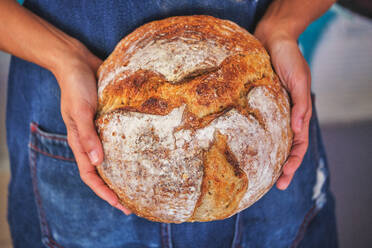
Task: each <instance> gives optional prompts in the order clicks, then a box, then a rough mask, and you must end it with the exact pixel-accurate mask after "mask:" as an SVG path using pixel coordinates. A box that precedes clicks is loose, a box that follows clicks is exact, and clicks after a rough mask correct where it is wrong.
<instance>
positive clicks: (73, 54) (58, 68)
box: [48, 38, 100, 86]
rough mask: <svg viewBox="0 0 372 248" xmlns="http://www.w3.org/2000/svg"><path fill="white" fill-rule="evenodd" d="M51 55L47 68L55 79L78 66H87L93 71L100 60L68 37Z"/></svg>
mask: <svg viewBox="0 0 372 248" xmlns="http://www.w3.org/2000/svg"><path fill="white" fill-rule="evenodd" d="M52 57H53V59H52V62H51V63H50V66H49V68H48V69H49V70H50V71H51V72H52V73H53V74H54V76H55V77H56V78H57V80H58V79H59V78H61V77H64V75H69V74H71V73H73V72H74V71H77V70H79V69H80V68H85V69H86V68H89V69H90V70H91V71H92V72H94V73H95V72H96V70H97V69H98V66H99V64H100V62H99V61H100V60H99V59H98V58H97V57H96V56H95V55H93V54H92V53H91V52H90V51H89V50H88V49H87V48H86V47H85V46H84V45H83V44H82V43H81V42H79V41H78V40H76V39H74V38H70V39H69V40H68V41H66V42H65V44H64V46H63V47H60V48H59V49H56V50H55V52H54V54H53V56H52ZM59 83H61V82H59ZM60 86H61V85H60Z"/></svg>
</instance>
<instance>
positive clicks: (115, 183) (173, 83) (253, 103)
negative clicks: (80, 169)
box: [96, 16, 292, 223]
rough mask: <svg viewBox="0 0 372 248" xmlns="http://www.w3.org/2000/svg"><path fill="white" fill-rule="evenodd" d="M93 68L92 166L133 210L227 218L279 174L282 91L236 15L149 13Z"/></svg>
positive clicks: (286, 120)
mask: <svg viewBox="0 0 372 248" xmlns="http://www.w3.org/2000/svg"><path fill="white" fill-rule="evenodd" d="M97 74H98V78H99V80H98V102H99V103H98V113H97V119H96V125H97V128H98V131H99V134H100V138H101V140H102V144H103V148H104V153H105V159H104V162H103V164H102V165H100V166H98V167H97V168H98V172H99V174H100V175H101V177H102V178H103V179H104V181H105V182H106V183H107V184H108V186H109V187H110V188H112V189H113V190H114V192H115V193H116V194H117V195H118V196H119V199H120V201H121V202H122V204H124V205H125V206H127V207H128V208H130V209H131V210H132V211H133V212H134V213H135V214H137V215H138V216H142V217H144V218H147V219H149V220H153V221H160V222H168V223H181V222H186V221H187V222H193V221H211V220H217V219H224V218H227V217H229V216H232V215H233V214H235V213H237V212H239V211H241V210H243V209H245V208H247V207H248V206H250V205H251V204H253V203H254V202H255V201H257V200H258V199H259V198H260V197H261V196H262V195H263V194H264V193H266V192H267V191H268V190H269V189H270V188H271V187H272V185H273V184H274V183H275V181H276V180H277V178H278V177H279V175H280V173H281V166H282V164H283V163H284V161H285V160H286V158H287V156H288V154H289V151H290V147H291V144H292V132H291V129H290V106H289V100H288V95H287V93H286V91H285V89H284V88H283V87H282V85H281V84H280V82H279V79H278V77H277V75H276V74H275V73H274V71H273V69H272V67H271V64H270V57H269V56H268V54H267V52H266V51H265V49H264V48H263V47H262V45H261V44H260V43H259V42H258V41H257V40H256V39H255V38H254V37H253V36H252V35H251V34H249V33H248V32H247V31H246V30H245V29H243V28H241V27H239V26H238V25H236V24H235V23H233V22H230V21H227V20H221V19H217V18H214V17H211V16H178V17H170V18H167V19H164V20H160V21H154V22H150V23H148V24H145V25H143V26H141V27H139V28H138V29H136V30H135V31H134V32H132V33H131V34H129V35H128V36H126V37H125V38H124V39H123V40H121V41H120V42H119V43H118V45H117V46H116V48H115V50H114V51H113V53H112V54H111V55H110V56H109V57H108V58H107V59H106V60H105V61H104V63H103V64H102V65H101V67H100V68H99V70H98V73H97Z"/></svg>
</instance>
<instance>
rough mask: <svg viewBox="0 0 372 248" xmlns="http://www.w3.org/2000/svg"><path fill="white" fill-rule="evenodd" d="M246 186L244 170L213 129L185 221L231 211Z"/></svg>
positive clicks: (223, 137) (221, 215)
mask: <svg viewBox="0 0 372 248" xmlns="http://www.w3.org/2000/svg"><path fill="white" fill-rule="evenodd" d="M247 187H248V179H247V176H246V174H245V173H244V171H243V170H242V169H240V165H239V163H238V161H237V159H236V158H235V156H234V154H233V153H232V152H231V150H230V148H229V146H228V144H227V137H226V135H223V134H221V133H219V132H218V131H217V132H216V133H215V140H214V142H213V143H212V145H211V147H210V148H209V150H208V151H207V152H206V154H205V156H204V174H203V183H202V189H201V194H200V197H199V200H198V202H197V204H196V206H195V211H194V213H193V215H192V217H191V218H190V219H189V220H188V221H210V220H220V219H224V218H227V217H228V216H230V215H231V214H233V213H235V210H236V208H237V207H238V205H239V202H240V200H241V199H242V198H243V195H244V193H245V191H246V190H247Z"/></svg>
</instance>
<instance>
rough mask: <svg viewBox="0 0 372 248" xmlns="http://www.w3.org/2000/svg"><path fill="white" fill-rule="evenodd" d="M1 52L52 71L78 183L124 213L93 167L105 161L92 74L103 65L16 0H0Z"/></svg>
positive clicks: (74, 40) (75, 41)
mask: <svg viewBox="0 0 372 248" xmlns="http://www.w3.org/2000/svg"><path fill="white" fill-rule="evenodd" d="M0 13H1V15H0V23H1V25H0V34H1V35H0V50H3V51H5V52H8V53H10V54H13V55H15V56H17V57H19V58H22V59H24V60H27V61H30V62H32V63H35V64H37V65H39V66H42V67H44V68H46V69H48V70H50V71H51V72H52V73H53V74H54V76H55V77H56V78H57V81H58V84H59V86H60V88H61V112H62V117H63V120H64V122H65V124H66V127H67V136H68V142H69V145H70V147H71V149H72V151H73V153H74V156H75V159H76V162H77V165H78V167H79V171H80V177H81V179H82V180H83V181H84V182H85V183H86V184H87V185H88V186H89V187H90V188H91V189H92V190H93V191H94V192H95V193H96V194H97V195H98V196H99V197H101V198H102V199H103V200H105V201H107V202H108V203H110V204H111V205H112V206H114V207H116V208H118V209H120V210H122V211H123V212H124V213H125V214H129V213H130V211H129V210H128V209H126V208H124V207H123V206H122V205H121V204H120V203H119V200H118V198H117V196H116V195H115V193H114V192H113V191H112V190H110V189H109V188H108V187H107V186H106V184H105V183H104V182H103V180H102V179H101V178H100V177H99V176H98V174H97V171H96V168H95V167H94V166H95V165H98V164H100V163H101V162H102V160H103V150H102V144H101V142H100V140H99V138H98V136H97V132H96V129H95V125H94V117H95V112H96V107H97V84H96V82H97V79H96V76H95V74H96V71H97V69H98V67H99V65H100V64H101V63H102V61H101V60H100V59H99V58H97V57H96V56H94V55H93V54H92V53H91V52H90V51H89V50H88V49H87V48H86V47H85V46H84V45H83V44H82V43H81V42H79V41H78V40H76V39H74V38H72V37H71V36H69V35H67V34H66V33H64V32H63V31H61V30H59V29H58V28H56V27H55V26H53V25H51V24H50V23H48V22H47V21H45V20H44V19H42V18H40V17H39V16H37V15H35V14H34V13H32V12H31V11H29V10H28V9H26V8H23V7H22V6H21V5H20V4H18V3H17V1H15V0H1V1H0Z"/></svg>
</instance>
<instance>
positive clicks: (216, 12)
mask: <svg viewBox="0 0 372 248" xmlns="http://www.w3.org/2000/svg"><path fill="white" fill-rule="evenodd" d="M268 3H269V1H255V0H240V1H233V0H198V1H197V0H177V1H176V0H174V1H173V0H126V1H124V0H122V1H119V0H107V1H93V0H81V1H75V0H74V1H73V0H53V1H46V0H26V1H25V2H24V5H23V6H24V7H26V8H28V9H30V10H31V11H32V12H34V13H35V14H37V15H39V16H40V17H42V18H44V19H45V20H47V21H49V22H50V23H52V24H53V25H55V26H57V27H58V28H60V29H62V30H63V31H65V32H66V33H67V34H69V35H71V36H73V37H75V38H77V39H79V40H80V41H82V42H83V43H84V44H86V46H87V47H88V48H89V49H90V50H91V51H92V52H93V53H94V54H96V55H97V56H99V57H100V58H102V59H105V58H106V57H107V56H108V55H109V54H110V53H111V52H112V50H113V49H114V47H115V45H116V44H117V43H118V42H119V41H120V40H121V38H123V37H124V36H125V35H127V34H129V33H130V32H131V31H133V30H134V29H135V28H136V27H138V26H140V25H142V24H144V23H146V22H149V21H152V20H157V19H162V18H165V17H168V16H175V15H191V14H208V15H213V16H215V17H219V18H223V19H229V20H232V21H234V22H236V23H238V24H239V25H241V26H242V27H244V28H246V29H248V30H249V31H251V32H252V31H253V28H254V24H255V23H256V22H257V20H258V19H259V18H260V16H261V15H262V14H263V12H264V10H265V8H266V6H267V4H268ZM314 107H315V106H314ZM7 142H8V148H9V154H10V163H11V182H10V185H9V197H8V199H9V204H8V221H9V224H10V230H11V234H12V239H13V244H14V247H15V248H18V247H21V248H23V247H25V248H34V247H35V248H36V247H38V248H40V247H58V248H61V247H65V248H75V247H84V248H85V247H89V248H95V247H97V248H106V247H107V248H117V247H128V248H135V247H138V248H139V247H141V248H142V247H177V248H183V247H202V248H204V247H213V248H215V247H265V248H266V247H273V248H275V247H337V235H336V227H335V218H334V201H333V197H332V195H331V193H330V192H329V189H328V188H329V177H328V169H327V159H326V156H325V152H324V147H323V143H322V140H321V134H320V130H319V125H318V121H317V118H316V113H315V111H314V115H313V116H312V119H311V124H310V143H309V149H308V151H307V153H306V156H305V158H304V161H303V163H302V165H301V167H300V169H299V170H298V171H297V173H296V175H295V177H294V179H293V182H292V184H291V185H290V187H289V188H288V189H287V190H286V191H279V190H277V189H276V188H275V187H273V188H272V189H271V190H270V191H269V192H268V193H267V194H266V195H265V196H264V197H263V198H262V199H261V200H259V201H258V202H257V203H255V204H254V205H253V206H252V207H250V208H248V209H246V210H244V211H242V212H240V213H238V214H236V215H234V216H232V217H230V218H228V219H225V220H220V221H212V222H204V223H183V224H164V223H157V222H151V221H148V220H146V219H143V218H140V217H137V216H135V215H134V214H132V215H130V216H125V215H124V214H123V213H121V212H120V211H118V210H116V209H115V208H113V207H111V206H110V205H109V204H108V203H106V202H105V201H103V200H101V199H100V198H99V197H98V196H96V195H95V194H94V193H93V191H92V190H91V189H90V188H88V187H87V186H86V185H85V184H84V183H83V182H82V181H81V179H80V176H79V173H78V168H77V165H76V163H75V159H74V157H73V154H72V151H71V149H70V148H69V146H68V143H67V139H66V127H65V125H64V123H63V120H62V117H61V114H60V89H59V86H58V84H57V81H56V79H55V77H54V76H53V74H52V73H51V72H49V71H48V70H46V69H43V68H41V67H39V66H37V65H35V64H32V63H29V62H26V61H24V60H21V59H19V58H17V57H12V59H11V66H10V73H9V86H8V105H7Z"/></svg>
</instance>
